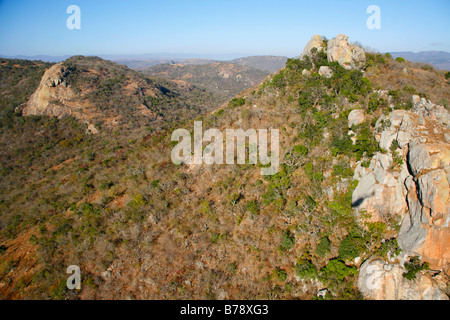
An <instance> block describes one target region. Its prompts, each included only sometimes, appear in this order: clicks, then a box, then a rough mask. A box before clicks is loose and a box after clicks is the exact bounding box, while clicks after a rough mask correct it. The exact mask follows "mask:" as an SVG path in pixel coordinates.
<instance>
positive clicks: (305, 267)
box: [295, 260, 317, 279]
mask: <svg viewBox="0 0 450 320" xmlns="http://www.w3.org/2000/svg"><path fill="white" fill-rule="evenodd" d="M295 271H296V273H297V275H298V276H299V277H301V278H310V279H315V278H317V268H316V266H315V265H314V264H313V263H312V262H311V261H310V260H299V261H298V262H297V264H296V265H295Z"/></svg>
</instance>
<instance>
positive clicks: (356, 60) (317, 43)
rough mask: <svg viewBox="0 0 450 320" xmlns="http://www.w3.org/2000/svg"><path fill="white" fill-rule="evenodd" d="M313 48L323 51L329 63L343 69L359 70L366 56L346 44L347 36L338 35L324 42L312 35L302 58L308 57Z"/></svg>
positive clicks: (357, 48) (352, 45)
mask: <svg viewBox="0 0 450 320" xmlns="http://www.w3.org/2000/svg"><path fill="white" fill-rule="evenodd" d="M313 48H316V49H317V50H318V51H325V52H326V53H327V58H328V61H329V62H333V61H337V62H339V64H340V65H341V66H343V67H344V68H345V69H348V70H350V69H360V68H362V67H363V66H364V62H365V61H366V56H365V54H364V50H363V49H362V48H361V47H359V46H356V45H354V44H350V43H349V42H348V36H346V35H344V34H340V35H338V36H337V37H336V38H333V39H330V40H328V41H325V40H323V39H322V37H321V36H319V35H314V36H313V37H312V38H311V40H310V41H309V42H308V43H307V44H306V46H305V49H304V50H303V53H302V57H304V56H310V55H311V51H312V50H313Z"/></svg>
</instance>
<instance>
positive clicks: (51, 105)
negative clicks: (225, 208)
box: [22, 63, 82, 118]
mask: <svg viewBox="0 0 450 320" xmlns="http://www.w3.org/2000/svg"><path fill="white" fill-rule="evenodd" d="M67 74H68V70H67V68H66V67H64V65H63V64H62V63H57V64H55V65H53V66H52V67H51V68H50V69H48V70H47V71H46V72H45V74H44V76H43V77H42V79H41V82H40V84H39V87H38V89H37V90H36V91H35V92H34V93H33V94H32V95H31V97H30V99H29V101H28V103H27V105H26V106H25V108H24V109H23V111H22V112H23V114H24V115H49V116H55V117H58V118H62V117H65V116H70V115H72V114H74V113H75V112H76V110H77V109H81V108H82V106H81V105H74V104H72V103H70V100H71V99H72V98H73V97H74V96H75V94H74V92H73V91H72V89H71V88H69V87H68V85H67V83H66V81H65V80H64V79H65V77H66V76H67ZM69 104H70V106H69Z"/></svg>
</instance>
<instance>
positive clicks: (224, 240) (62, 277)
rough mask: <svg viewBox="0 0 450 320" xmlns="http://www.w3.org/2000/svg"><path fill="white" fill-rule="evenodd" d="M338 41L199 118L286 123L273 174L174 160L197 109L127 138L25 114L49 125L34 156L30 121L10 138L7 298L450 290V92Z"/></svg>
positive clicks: (321, 295) (438, 77)
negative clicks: (77, 278)
mask: <svg viewBox="0 0 450 320" xmlns="http://www.w3.org/2000/svg"><path fill="white" fill-rule="evenodd" d="M339 39H340V40H339V41H338V40H336V39H333V40H334V41H332V42H331V43H330V42H328V43H326V41H325V43H319V44H318V45H317V46H316V47H314V46H312V47H311V49H312V50H310V54H309V55H306V56H305V57H304V58H303V59H301V60H300V59H289V60H288V61H287V63H286V66H285V68H283V69H282V70H280V71H279V72H277V73H275V74H273V75H270V76H269V77H268V78H266V79H265V80H264V81H263V82H261V83H258V84H256V85H254V86H252V87H251V88H249V89H247V90H245V91H244V92H242V93H241V94H239V95H238V96H236V97H235V98H233V99H232V100H230V101H229V102H228V103H227V104H225V105H223V106H222V107H221V108H217V109H216V110H214V111H211V112H210V113H208V114H206V115H203V116H199V117H197V118H196V120H198V121H202V126H203V131H205V130H207V129H210V128H216V129H219V130H220V132H222V133H224V132H225V130H226V129H238V128H241V129H243V130H247V129H268V130H273V129H278V130H279V133H280V134H279V138H280V140H279V142H280V143H279V144H280V149H279V155H280V168H279V171H278V173H277V174H275V175H272V176H262V175H261V168H262V167H263V166H264V165H263V164H262V163H258V164H251V163H249V161H246V164H239V165H238V164H213V165H207V164H201V165H195V164H189V163H184V164H174V163H173V162H172V161H171V152H172V150H173V147H174V145H175V144H176V143H174V142H173V141H172V139H171V137H172V132H173V131H174V130H175V129H179V128H185V129H186V130H187V131H188V132H192V130H193V126H194V124H193V119H192V118H189V119H182V121H178V122H171V123H170V125H167V126H166V127H165V128H163V129H162V130H160V131H154V132H147V134H146V135H144V136H139V137H138V138H135V139H132V140H128V139H126V140H123V139H122V140H121V139H120V138H121V131H119V130H118V131H116V132H115V133H113V134H102V132H100V133H99V134H98V135H88V134H86V133H85V132H84V130H83V128H80V126H79V123H78V122H77V121H74V119H73V118H70V117H69V118H65V119H61V120H58V119H55V118H51V119H53V120H51V121H50V120H48V119H44V117H38V118H37V119H34V117H19V116H17V119H18V120H17V122H20V121H24V122H25V123H27V124H28V125H29V126H30V127H31V129H33V130H36V131H35V132H36V135H35V136H32V135H30V136H26V138H27V139H22V141H24V142H23V144H24V145H25V147H26V148H24V147H23V146H19V145H17V144H11V145H10V143H11V142H8V141H7V139H6V138H11V130H15V131H14V133H15V134H16V135H23V134H24V133H23V132H24V131H23V130H22V128H23V127H20V126H15V127H13V128H9V129H8V128H2V131H1V137H2V139H4V140H3V145H2V148H1V150H7V153H4V154H3V155H4V157H3V158H2V164H4V163H5V164H7V166H4V167H5V168H6V169H4V170H2V172H1V174H2V180H1V182H2V185H1V187H2V188H1V190H2V191H1V192H0V211H1V213H2V214H1V215H0V227H1V230H0V231H1V232H0V255H1V257H2V259H1V261H2V264H1V269H0V296H1V297H2V298H15V299H21V298H29V299H37V298H47V299H48V298H51V299H112V298H114V299H363V298H367V299H383V298H384V299H386V298H394V299H395V298H405V299H408V298H409V299H421V298H424V299H426V298H432V299H448V294H449V293H450V290H449V286H448V284H449V281H448V277H449V272H450V270H449V268H448V261H449V260H448V256H447V254H448V250H447V249H446V247H445V244H447V243H448V241H447V240H446V239H448V234H449V232H448V225H447V222H446V221H448V215H449V214H450V213H449V212H448V208H449V207H450V206H449V205H448V201H449V198H448V181H449V174H448V168H449V165H450V164H449V160H450V159H449V158H448V151H449V139H450V128H449V125H450V124H449V122H448V119H449V113H448V101H449V96H448V95H449V90H448V86H449V84H448V82H447V81H446V79H445V75H444V73H441V72H438V71H436V70H433V69H431V70H423V69H421V68H420V67H419V68H416V67H415V65H414V64H411V63H409V62H406V63H401V62H397V61H395V60H393V59H390V58H389V57H388V56H385V55H381V54H375V53H364V55H361V54H360V53H361V52H360V50H358V49H356V50H351V47H350V46H349V45H348V42H347V41H346V40H347V38H346V37H345V36H340V37H339ZM320 41H323V40H322V39H320ZM329 41H331V40H329ZM314 48H315V49H314ZM324 48H327V50H325V49H324ZM349 48H350V49H349ZM353 49H355V48H353ZM355 51H356V52H357V53H358V54H357V55H354V54H353V53H354V52H355ZM405 67H406V68H407V70H406V72H404V69H405ZM430 100H431V101H433V102H434V103H432V102H431V101H430ZM439 101H442V103H441V102H439ZM437 103H439V104H442V105H437ZM19 119H22V120H19ZM69 120H70V121H69ZM25 132H28V133H29V132H32V131H31V130H27V131H25ZM7 135H10V136H7ZM43 136H45V139H43ZM46 141H47V143H44V142H46ZM394 141H395V142H394ZM271 143H273V142H272V141H271ZM205 144H206V143H205ZM204 146H205V145H204ZM248 147H249V146H248ZM189 155H190V154H189ZM403 179H404V180H403ZM403 182H407V183H406V184H402V183H403ZM438 191H442V192H438ZM393 192H395V193H393ZM390 195H392V197H391V196H390ZM394 195H395V197H394ZM394 200H398V201H394ZM415 240H419V241H415ZM434 244H439V246H434ZM434 248H437V249H436V250H433V249H434ZM69 265H78V266H80V268H81V274H82V279H83V284H82V289H81V291H79V292H78V291H71V290H68V289H67V288H66V286H65V283H66V279H67V274H66V268H67V266H69ZM374 272H375V273H374ZM372 280H375V281H374V282H371V281H372ZM392 281H394V283H393V282H392ZM371 284H374V285H373V286H371Z"/></svg>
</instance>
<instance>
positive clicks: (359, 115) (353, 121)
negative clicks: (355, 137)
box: [348, 109, 366, 128]
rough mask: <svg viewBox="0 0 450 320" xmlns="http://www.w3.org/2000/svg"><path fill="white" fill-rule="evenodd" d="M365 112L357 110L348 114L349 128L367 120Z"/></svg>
mask: <svg viewBox="0 0 450 320" xmlns="http://www.w3.org/2000/svg"><path fill="white" fill-rule="evenodd" d="M365 119H366V118H365V115H364V110H361V109H355V110H352V111H351V112H350V113H349V114H348V127H349V128H351V127H352V126H353V125H358V124H361V123H363V122H364V120H365Z"/></svg>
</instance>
